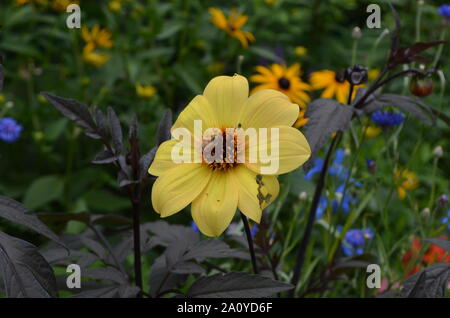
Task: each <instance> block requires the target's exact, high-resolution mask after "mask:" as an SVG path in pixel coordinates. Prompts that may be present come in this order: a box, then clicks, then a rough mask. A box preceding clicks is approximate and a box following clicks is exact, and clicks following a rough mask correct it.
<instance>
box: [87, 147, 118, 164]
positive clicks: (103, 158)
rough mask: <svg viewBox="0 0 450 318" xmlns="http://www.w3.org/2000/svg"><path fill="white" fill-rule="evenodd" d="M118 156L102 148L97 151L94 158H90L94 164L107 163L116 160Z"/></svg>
mask: <svg viewBox="0 0 450 318" xmlns="http://www.w3.org/2000/svg"><path fill="white" fill-rule="evenodd" d="M118 159H119V158H118V157H117V156H116V155H115V154H113V153H112V152H111V151H110V150H109V149H104V150H103V151H101V152H99V153H98V154H96V155H95V158H94V160H92V163H95V164H100V165H101V164H108V163H111V162H114V161H117V160H118Z"/></svg>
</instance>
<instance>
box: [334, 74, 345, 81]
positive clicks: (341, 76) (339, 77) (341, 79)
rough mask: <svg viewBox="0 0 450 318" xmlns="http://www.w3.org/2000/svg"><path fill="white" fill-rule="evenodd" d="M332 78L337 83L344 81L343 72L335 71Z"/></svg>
mask: <svg viewBox="0 0 450 318" xmlns="http://www.w3.org/2000/svg"><path fill="white" fill-rule="evenodd" d="M334 79H335V80H336V82H338V83H344V82H345V72H336V75H335V76H334Z"/></svg>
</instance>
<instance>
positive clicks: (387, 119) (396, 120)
mask: <svg viewBox="0 0 450 318" xmlns="http://www.w3.org/2000/svg"><path fill="white" fill-rule="evenodd" d="M371 119H372V121H373V122H374V123H376V124H377V125H378V126H381V127H386V128H387V127H392V126H398V125H400V124H401V123H403V121H404V120H405V117H404V116H403V114H402V113H397V112H392V111H388V110H380V109H379V110H376V111H374V112H373V113H372V116H371Z"/></svg>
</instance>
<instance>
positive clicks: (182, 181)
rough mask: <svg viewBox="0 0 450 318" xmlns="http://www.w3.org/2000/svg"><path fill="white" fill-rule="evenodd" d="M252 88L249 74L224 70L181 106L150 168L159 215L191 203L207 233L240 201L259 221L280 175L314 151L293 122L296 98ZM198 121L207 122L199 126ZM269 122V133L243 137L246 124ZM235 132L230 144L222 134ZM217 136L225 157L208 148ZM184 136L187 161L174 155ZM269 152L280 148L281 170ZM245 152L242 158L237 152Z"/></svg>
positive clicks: (220, 227)
mask: <svg viewBox="0 0 450 318" xmlns="http://www.w3.org/2000/svg"><path fill="white" fill-rule="evenodd" d="M248 95H249V88H248V82H247V79H246V78H245V77H242V76H240V75H235V76H232V77H230V76H218V77H215V78H213V79H212V80H211V81H210V82H209V83H208V85H207V86H206V88H205V90H204V92H203V95H198V96H196V97H195V98H194V99H193V100H192V101H191V102H190V103H189V104H188V106H187V107H186V108H185V109H184V110H183V111H182V112H181V114H180V115H179V117H178V119H177V120H176V122H175V124H174V125H173V127H172V129H171V133H172V137H173V138H174V137H178V139H172V140H169V141H166V142H164V143H162V144H161V145H160V147H159V148H158V150H157V152H156V156H155V159H154V161H153V163H152V164H151V166H150V168H149V170H148V171H149V173H150V174H152V175H154V176H157V177H158V178H157V179H156V181H155V183H154V185H153V189H152V204H153V208H154V209H155V211H156V212H157V213H159V214H160V215H161V217H168V216H170V215H172V214H175V213H177V212H179V211H180V210H182V209H183V208H185V207H186V206H188V205H189V204H190V203H192V205H191V214H192V218H193V219H194V221H195V223H196V224H197V226H198V228H199V229H200V231H201V232H202V233H204V234H205V235H207V236H218V235H220V234H221V233H222V232H223V231H224V230H225V229H226V228H227V227H228V225H229V224H230V222H231V221H232V219H233V216H234V214H235V212H236V209H237V208H239V210H240V211H241V212H242V213H243V214H245V215H246V216H247V217H249V218H250V219H252V220H253V221H255V222H258V223H259V221H260V219H261V214H262V209H264V208H265V207H267V206H268V205H269V204H270V203H271V202H273V200H275V198H276V197H277V196H278V192H279V184H278V180H277V177H276V176H277V175H279V174H284V173H287V172H290V171H292V170H294V169H296V168H298V167H299V166H300V165H302V164H303V163H304V162H305V161H306V160H307V159H308V158H309V156H310V154H311V149H310V147H309V144H308V142H307V141H306V139H305V137H304V136H303V134H302V133H301V132H300V131H298V130H297V129H295V128H293V127H291V126H292V124H294V122H295V121H296V120H297V118H298V113H299V107H298V105H296V104H293V103H291V102H290V101H289V99H288V98H287V97H286V96H285V95H284V94H282V93H280V92H278V91H275V90H270V89H266V90H260V91H258V92H256V93H255V94H252V95H251V96H250V97H249V96H248ZM198 121H200V123H202V125H201V127H200V128H199V127H198V125H197V124H198ZM196 125H197V126H196ZM264 128H266V129H267V130H268V131H270V134H263V133H259V134H258V136H257V138H253V142H252V141H251V140H249V142H248V143H247V141H246V142H245V143H244V145H242V143H240V140H241V138H240V137H242V135H241V132H242V131H243V130H245V131H246V132H248V131H251V130H252V129H254V130H255V131H256V130H258V131H266V132H267V130H264ZM179 131H183V132H185V133H188V135H187V137H186V136H184V134H183V136H178V132H179ZM199 134H200V136H199ZM192 135H194V138H192V137H191V136H192ZM269 135H270V136H269ZM274 136H278V138H273V137H274ZM245 138H246V137H245V136H244V140H245ZM229 139H231V140H234V141H236V140H237V143H234V142H232V145H233V146H232V147H231V149H230V147H228V146H229V144H228V143H226V144H225V143H224V142H223V140H227V141H228V140H229ZM249 139H251V138H249ZM217 140H219V144H218V146H219V147H218V148H217V149H216V150H218V151H219V150H221V149H222V147H223V149H224V152H225V153H226V154H225V155H224V154H223V153H220V158H219V159H217V154H215V153H214V151H213V152H211V153H210V154H209V155H208V154H207V148H208V147H209V145H210V144H209V143H207V142H208V141H211V142H214V143H215V142H216V141H217ZM191 141H194V146H192V145H191ZM205 141H206V143H205ZM269 141H270V142H269ZM274 141H275V142H274ZM180 144H183V145H188V147H189V148H188V150H186V149H185V148H182V150H183V151H182V153H183V158H185V155H186V154H187V158H188V160H187V161H186V162H180V161H176V160H175V161H174V154H179V153H180V148H179V147H180ZM225 145H226V147H227V148H225ZM229 151H230V152H231V156H230V153H229ZM258 151H259V152H258ZM255 152H258V156H257V158H256V160H254V159H255V158H253V160H252V155H251V154H252V153H255ZM269 153H270V154H274V153H277V154H278V155H277V156H275V157H274V159H275V161H276V163H277V167H278V168H277V169H276V170H272V169H266V168H267V167H268V165H270V163H268V161H266V160H265V156H264V155H262V154H269ZM242 154H245V156H244V157H245V160H244V161H239V160H237V161H236V160H234V159H236V157H237V156H238V157H239V156H240V155H242ZM210 155H211V156H212V155H214V158H213V157H211V156H210ZM192 156H193V157H194V160H192ZM195 158H197V159H198V160H195ZM230 158H232V159H230Z"/></svg>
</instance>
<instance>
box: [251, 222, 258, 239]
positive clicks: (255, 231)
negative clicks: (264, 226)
mask: <svg viewBox="0 0 450 318" xmlns="http://www.w3.org/2000/svg"><path fill="white" fill-rule="evenodd" d="M258 232H259V226H258V224H253V226H252V228H251V229H250V234H251V236H252V237H255V235H256V234H258Z"/></svg>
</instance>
